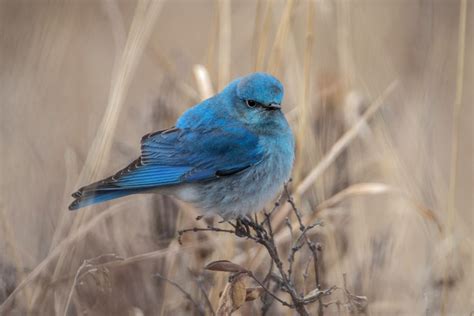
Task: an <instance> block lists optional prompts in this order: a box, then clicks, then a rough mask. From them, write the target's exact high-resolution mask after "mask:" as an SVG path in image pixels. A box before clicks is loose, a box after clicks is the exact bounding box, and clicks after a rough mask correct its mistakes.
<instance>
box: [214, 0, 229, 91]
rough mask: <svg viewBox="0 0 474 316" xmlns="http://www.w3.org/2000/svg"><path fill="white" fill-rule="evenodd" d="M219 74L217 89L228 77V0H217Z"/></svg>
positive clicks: (227, 80) (225, 82) (219, 88)
mask: <svg viewBox="0 0 474 316" xmlns="http://www.w3.org/2000/svg"><path fill="white" fill-rule="evenodd" d="M218 4H219V5H218V7H219V44H218V45H219V49H218V60H219V64H218V65H219V68H218V69H219V74H218V80H217V83H218V84H217V90H219V91H220V90H222V89H223V88H224V87H225V86H226V85H227V83H228V82H229V79H230V61H231V52H232V36H231V35H232V34H231V22H232V16H231V14H230V13H231V12H230V0H219V1H218Z"/></svg>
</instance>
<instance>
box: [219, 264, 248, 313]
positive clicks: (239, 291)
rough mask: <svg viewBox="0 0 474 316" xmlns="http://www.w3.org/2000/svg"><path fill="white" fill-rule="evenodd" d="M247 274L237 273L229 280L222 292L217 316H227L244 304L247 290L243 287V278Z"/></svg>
mask: <svg viewBox="0 0 474 316" xmlns="http://www.w3.org/2000/svg"><path fill="white" fill-rule="evenodd" d="M246 277H247V274H245V273H239V274H237V275H235V276H234V277H232V278H230V281H229V283H227V285H226V287H225V288H224V292H222V295H221V298H220V300H219V306H218V308H217V312H216V315H217V316H228V315H230V314H232V312H234V311H236V310H238V309H239V308H240V306H242V304H244V303H245V299H246V295H247V290H246V285H245V278H246Z"/></svg>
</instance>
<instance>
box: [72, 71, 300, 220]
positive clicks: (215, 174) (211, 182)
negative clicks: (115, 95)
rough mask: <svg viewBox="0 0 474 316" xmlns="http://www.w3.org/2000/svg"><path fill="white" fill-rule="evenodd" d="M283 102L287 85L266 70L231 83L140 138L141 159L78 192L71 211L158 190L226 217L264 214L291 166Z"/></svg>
mask: <svg viewBox="0 0 474 316" xmlns="http://www.w3.org/2000/svg"><path fill="white" fill-rule="evenodd" d="M282 99H283V85H282V84H281V83H280V81H278V79H276V78H275V77H273V76H271V75H269V74H266V73H261V72H257V73H253V74H249V75H247V76H245V77H242V78H238V79H236V80H234V81H232V82H231V83H230V84H229V85H228V86H227V87H225V88H224V89H223V90H222V91H221V92H220V93H218V94H216V95H215V96H213V97H211V98H209V99H207V100H205V101H203V102H201V103H199V104H197V105H195V106H194V107H192V108H190V109H189V110H187V111H186V112H185V113H184V114H183V115H182V116H181V117H180V118H179V119H178V121H177V122H176V126H174V127H171V128H169V129H166V130H162V131H158V132H154V133H150V134H147V135H145V136H143V138H142V140H141V156H140V157H139V158H138V159H136V160H135V161H133V162H132V163H131V164H130V165H128V166H127V167H126V168H124V169H122V170H120V171H119V172H117V173H116V174H115V175H113V176H111V177H109V178H106V179H103V180H101V181H98V182H95V183H92V184H90V185H87V186H85V187H82V188H80V189H79V190H78V191H77V192H75V193H73V194H72V196H73V197H74V198H75V200H74V201H73V202H72V204H71V205H70V206H69V209H70V210H76V209H79V208H81V207H84V206H88V205H91V204H95V203H100V202H105V201H108V200H112V199H116V198H120V197H123V196H127V195H130V194H136V193H150V192H151V193H153V192H156V193H160V194H167V195H172V196H174V197H176V198H178V199H180V200H183V201H185V202H188V203H191V204H193V205H194V206H196V207H197V208H199V209H201V210H202V211H203V212H204V213H205V214H209V213H210V214H218V215H220V216H222V217H223V218H225V219H230V218H237V217H239V216H244V215H246V214H249V213H252V212H256V211H260V210H261V209H263V207H264V206H265V204H266V203H268V202H269V201H271V200H272V199H274V198H275V197H276V196H277V194H278V193H279V192H280V191H281V190H282V188H283V185H284V183H285V182H286V181H288V179H289V178H290V173H291V169H292V166H293V160H294V138H293V134H292V132H291V129H290V127H289V125H288V122H287V121H286V119H285V116H284V114H283V113H282V111H281V102H282Z"/></svg>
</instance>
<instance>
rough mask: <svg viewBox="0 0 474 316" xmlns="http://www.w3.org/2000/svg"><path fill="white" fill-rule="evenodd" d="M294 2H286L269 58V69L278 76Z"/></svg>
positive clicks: (290, 0)
mask: <svg viewBox="0 0 474 316" xmlns="http://www.w3.org/2000/svg"><path fill="white" fill-rule="evenodd" d="M294 4H295V1H294V0H288V1H287V2H286V3H285V8H284V9H283V14H282V17H281V20H280V24H279V25H278V30H277V34H276V36H275V41H274V42H273V46H272V49H271V51H270V57H269V58H268V67H267V70H268V72H270V73H272V74H275V75H276V76H278V75H279V73H278V70H279V69H280V66H281V61H282V60H281V56H282V54H283V51H284V47H285V45H286V38H287V36H288V33H289V31H290V28H291V14H292V12H293V8H294Z"/></svg>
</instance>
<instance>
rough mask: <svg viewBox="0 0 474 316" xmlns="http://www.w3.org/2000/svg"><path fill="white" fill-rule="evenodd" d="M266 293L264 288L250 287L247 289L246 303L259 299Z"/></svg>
mask: <svg viewBox="0 0 474 316" xmlns="http://www.w3.org/2000/svg"><path fill="white" fill-rule="evenodd" d="M263 292H265V290H264V289H263V287H261V286H259V287H249V288H247V289H246V295H245V301H246V302H250V301H253V300H256V299H257V298H259V297H260V296H261V295H262V293H263Z"/></svg>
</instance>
